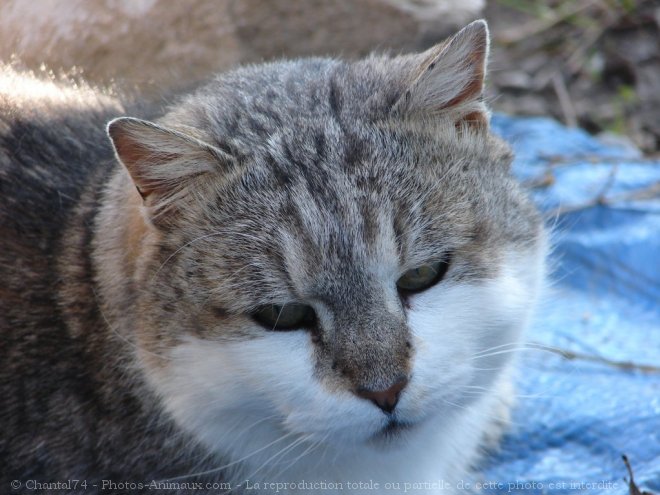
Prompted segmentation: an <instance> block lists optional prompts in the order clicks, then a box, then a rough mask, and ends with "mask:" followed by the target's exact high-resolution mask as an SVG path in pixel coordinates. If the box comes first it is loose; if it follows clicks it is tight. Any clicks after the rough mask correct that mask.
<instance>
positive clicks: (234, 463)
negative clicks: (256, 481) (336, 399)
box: [163, 432, 296, 493]
mask: <svg viewBox="0 0 660 495" xmlns="http://www.w3.org/2000/svg"><path fill="white" fill-rule="evenodd" d="M295 434H296V433H294V432H289V433H286V434H285V435H283V436H281V437H279V438H277V439H275V440H273V441H272V442H270V443H267V444H266V445H264V446H263V447H260V448H258V449H257V450H255V451H253V452H251V453H250V454H248V455H246V456H244V457H242V458H240V459H237V460H235V461H232V462H229V463H227V464H224V465H222V466H218V467H215V468H213V469H207V470H206V471H199V472H195V473H190V474H184V475H181V476H176V477H174V478H168V479H166V480H163V481H174V480H181V479H186V478H192V477H193V476H204V475H206V474H212V473H217V472H218V471H221V470H223V469H227V468H228V467H231V466H234V465H236V464H239V463H241V462H243V461H245V460H247V459H249V458H250V457H252V456H254V455H256V454H258V453H259V452H262V451H263V450H265V449H267V448H268V447H270V446H271V445H274V444H276V443H278V442H281V441H282V440H284V439H285V438H288V437H290V436H291V435H295ZM227 493H228V492H227Z"/></svg>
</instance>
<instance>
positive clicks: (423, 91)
mask: <svg viewBox="0 0 660 495" xmlns="http://www.w3.org/2000/svg"><path fill="white" fill-rule="evenodd" d="M489 44H490V41H489V34H488V24H487V23H486V21H484V20H478V21H474V22H472V23H471V24H469V25H467V26H466V27H464V28H463V29H462V30H461V31H459V32H458V33H457V34H455V35H454V36H452V37H451V38H449V39H448V40H446V41H445V42H443V43H440V44H438V45H436V46H434V47H432V48H430V49H429V50H427V51H426V52H424V53H421V54H420V55H417V56H416V58H417V64H416V68H415V69H414V70H413V71H412V73H411V74H410V76H409V77H408V79H407V80H408V83H407V88H406V90H405V91H404V92H403V93H402V95H401V96H400V97H399V99H398V100H397V102H396V103H395V104H394V106H393V107H392V112H393V113H394V114H396V115H411V114H427V115H428V114H440V113H442V114H446V115H449V116H451V117H452V118H454V119H455V122H456V124H457V125H460V124H461V123H466V124H468V125H469V126H470V127H476V128H481V127H486V128H487V127H488V120H489V113H488V109H487V108H486V106H485V105H484V103H483V101H482V96H483V89H484V80H485V77H486V63H487V60H488V49H489Z"/></svg>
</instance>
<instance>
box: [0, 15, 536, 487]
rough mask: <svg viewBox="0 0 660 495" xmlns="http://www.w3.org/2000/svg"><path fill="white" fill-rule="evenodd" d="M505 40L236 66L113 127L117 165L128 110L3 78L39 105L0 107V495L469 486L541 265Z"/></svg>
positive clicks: (480, 29) (470, 34)
mask: <svg viewBox="0 0 660 495" xmlns="http://www.w3.org/2000/svg"><path fill="white" fill-rule="evenodd" d="M486 50H487V40H486V31H485V25H484V24H483V23H475V24H472V25H471V26H470V27H468V28H466V30H464V31H463V32H462V33H461V34H459V35H457V37H456V38H454V39H453V40H452V41H450V42H448V43H447V44H445V45H444V46H440V47H436V48H435V49H432V50H430V51H429V52H427V53H426V54H423V55H420V56H408V57H401V58H394V59H388V58H378V57H375V58H371V59H367V60H365V61H363V62H359V63H354V64H347V63H342V62H338V61H334V60H325V59H314V60H307V61H298V62H282V63H277V64H270V65H266V66H255V67H249V68H245V69H240V70H238V71H235V72H232V73H229V74H227V75H225V76H222V77H220V78H218V79H217V80H216V81H214V82H213V83H211V84H210V85H209V86H207V87H206V88H204V89H202V90H200V91H199V92H197V93H196V94H195V95H194V96H192V97H189V98H187V99H184V100H183V101H182V102H181V103H180V104H178V105H177V106H176V107H174V108H173V109H172V110H171V111H170V112H169V113H168V114H167V115H166V116H165V117H164V118H162V119H160V120H159V121H158V122H159V123H158V124H157V125H156V124H151V123H148V122H145V121H141V120H137V119H118V120H115V121H113V122H112V123H111V124H110V126H109V128H108V132H109V135H110V137H111V140H112V144H114V147H115V151H116V154H117V157H118V159H119V160H120V161H121V163H123V165H124V167H122V166H121V164H120V163H119V161H117V159H116V158H115V157H114V155H113V148H112V144H111V142H110V141H108V140H107V138H106V137H105V135H104V125H105V123H106V122H107V121H108V120H110V119H111V118H113V117H116V116H120V115H123V114H125V113H128V111H127V110H126V109H125V108H123V106H122V104H120V103H119V102H118V101H116V100H115V99H113V98H110V97H108V96H99V95H96V94H94V93H93V92H92V91H91V90H78V91H77V92H76V91H73V90H69V89H63V88H58V87H56V85H55V84H53V83H50V82H46V83H39V82H37V81H34V80H30V81H31V82H30V81H28V79H25V81H23V82H22V83H20V84H16V83H13V86H12V84H10V86H12V87H13V88H15V87H17V86H21V87H22V88H24V87H27V86H29V84H34V85H35V88H37V90H38V91H36V92H33V93H32V95H30V94H29V93H26V92H25V90H24V89H21V90H20V91H17V92H16V90H15V89H13V90H12V91H14V92H15V93H12V91H8V92H7V95H8V96H7V95H3V96H2V98H3V99H2V100H0V105H1V106H2V114H1V116H0V178H1V179H2V182H1V183H0V185H1V187H2V206H1V207H0V222H1V223H0V238H1V239H2V241H1V242H2V250H1V252H0V270H1V271H2V284H3V285H2V288H1V289H0V290H1V291H2V292H1V298H0V309H1V311H0V330H1V331H2V340H3V345H2V347H1V348H0V363H1V365H2V367H1V369H0V418H1V419H2V422H3V424H4V425H6V426H5V429H4V432H3V434H2V437H1V438H0V453H1V455H2V456H3V458H2V459H0V462H2V465H3V468H2V477H1V482H2V483H5V484H6V483H8V482H9V481H10V480H21V481H22V482H25V481H27V480H40V481H58V480H65V479H71V478H73V479H82V480H87V481H88V483H90V484H91V483H94V484H97V485H99V487H100V486H101V484H102V483H103V480H106V481H108V482H117V483H118V482H134V483H142V484H144V483H145V482H149V481H151V480H156V481H162V480H167V479H169V480H173V482H175V483H182V484H183V483H186V482H190V483H191V482H197V481H203V482H207V481H209V482H217V483H221V482H222V483H230V484H231V487H232V488H234V489H235V490H236V492H239V491H240V490H241V489H243V488H245V489H248V490H252V491H251V492H252V493H255V491H256V489H260V490H262V491H264V492H266V493H269V492H274V491H276V489H279V491H280V492H283V491H286V489H290V488H291V486H288V487H285V489H283V487H282V486H278V487H276V486H274V485H266V484H265V483H271V482H287V483H288V482H291V483H300V482H302V481H303V480H304V481H305V482H308V483H312V485H300V486H296V487H294V489H293V490H290V491H293V492H305V491H308V492H314V491H315V490H317V491H318V489H321V488H322V486H323V485H322V483H341V485H340V486H341V488H343V489H344V491H345V492H347V493H364V492H365V491H367V490H366V489H365V488H364V486H362V487H360V486H359V483H360V482H363V483H369V482H370V481H371V482H373V483H379V484H380V485H379V486H380V490H383V489H386V487H385V483H400V485H399V486H398V488H399V489H400V490H401V491H403V490H404V489H406V488H408V489H412V487H411V486H410V485H404V483H421V485H416V487H417V488H418V489H420V491H421V492H424V491H426V492H440V491H442V492H443V493H447V492H448V491H449V492H451V490H450V489H448V487H454V488H455V487H456V485H457V483H458V482H459V481H460V480H462V479H465V476H466V475H467V472H468V470H469V468H470V467H471V465H472V464H473V463H474V461H475V460H476V458H477V456H478V453H479V449H480V446H481V445H483V442H484V439H485V438H486V437H495V436H497V433H498V428H499V426H498V423H501V422H503V421H505V419H506V405H507V404H508V402H509V401H510V392H508V388H509V383H508V373H509V368H510V364H509V361H510V360H509V356H510V353H509V352H508V350H509V349H511V348H515V347H516V345H517V343H518V341H519V338H520V334H521V332H522V329H523V327H524V326H525V324H526V322H527V320H528V318H529V316H530V312H531V309H532V307H533V303H534V300H535V298H536V294H537V291H538V286H539V284H540V283H541V280H542V275H543V256H544V249H545V247H544V240H543V231H542V227H541V225H540V221H539V219H538V215H537V214H536V212H535V211H534V209H533V207H532V206H531V205H530V204H529V203H528V201H527V200H526V199H525V198H524V196H523V195H522V194H521V193H520V192H519V191H518V188H517V186H516V184H515V182H514V181H513V180H512V179H511V178H510V177H509V172H508V166H509V163H510V153H509V151H508V149H507V148H506V146H505V145H503V144H502V143H501V142H500V141H498V140H497V139H495V138H493V137H492V136H490V134H489V133H488V128H487V114H486V111H485V109H484V107H483V104H482V103H481V101H480V95H481V85H482V83H483V75H484V74H483V64H484V60H485V54H486ZM6 72H10V71H9V70H6ZM9 78H14V81H22V79H20V76H16V75H12V74H9ZM49 91H52V92H53V94H52V95H49V93H48V92H49ZM136 188H137V191H136ZM418 267H421V268H419V269H417V268H418ZM427 267H431V268H432V270H431V272H429V271H428V270H429V269H427ZM422 268H423V269H422ZM425 273H431V274H433V277H435V279H433V280H431V279H428V280H426V279H424V274H425ZM411 274H412V275H411ZM420 281H421V282H420ZM397 284H399V285H398V289H397ZM410 284H413V287H414V288H413V289H410V288H409V287H410V286H411V285H410ZM414 284H417V285H418V286H419V287H418V288H417V286H415V285H414ZM419 284H421V285H419ZM293 303H296V304H293ZM271 305H278V306H277V311H276V312H277V314H276V315H275V316H276V317H274V318H273V317H272V314H271V313H272V311H274V308H275V306H271ZM292 308H293V309H292ZM301 308H302V309H301ZM269 312H270V313H269ZM303 314H306V315H307V317H309V318H307V319H305V320H303V319H302V316H300V315H303ZM298 316H300V318H299V319H298V320H296V318H298ZM269 318H271V320H269ZM280 318H282V319H281V320H280ZM287 318H288V319H289V320H291V321H293V324H292V325H291V327H292V328H283V330H286V331H277V330H271V329H268V328H267V326H268V325H270V324H272V325H273V326H274V327H275V326H278V325H279V326H284V323H283V322H286V321H287ZM264 321H266V322H270V323H269V324H268V325H267V324H266V323H264ZM259 322H260V323H259ZM246 480H249V481H246ZM440 481H443V482H444V483H446V485H442V486H438V482H440ZM314 482H318V484H317V485H313V483H314ZM350 483H357V484H358V485H351V484H350ZM432 483H435V484H436V485H435V486H433V485H432ZM222 486H223V487H225V488H226V487H227V485H222ZM211 487H212V485H211V486H209V487H207V488H209V489H210V488H211ZM372 487H373V485H372ZM215 488H218V486H216V487H215ZM389 488H390V489H388V491H393V489H395V488H397V486H396V485H392V486H390V487H389ZM117 490H119V488H117ZM216 491H217V490H216ZM182 492H186V490H182ZM169 493H172V491H169ZM195 493H201V491H199V490H196V491H195ZM371 493H373V491H372V492H371Z"/></svg>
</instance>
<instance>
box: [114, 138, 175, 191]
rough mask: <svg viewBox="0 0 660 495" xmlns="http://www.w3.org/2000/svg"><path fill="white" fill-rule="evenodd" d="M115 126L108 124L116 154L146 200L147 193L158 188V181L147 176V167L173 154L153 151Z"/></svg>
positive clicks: (156, 164)
mask: <svg viewBox="0 0 660 495" xmlns="http://www.w3.org/2000/svg"><path fill="white" fill-rule="evenodd" d="M117 127H118V126H110V128H109V129H108V133H109V134H110V137H111V138H112V142H113V144H114V146H115V149H116V151H117V155H118V156H119V158H120V160H121V162H122V163H123V164H124V166H125V167H126V169H127V170H128V172H129V174H130V176H131V178H132V179H133V183H134V184H135V187H136V189H137V190H138V192H139V193H140V196H142V199H144V200H146V199H147V197H148V196H149V195H151V194H152V193H154V192H156V191H157V190H158V183H157V182H156V181H154V180H153V179H150V178H149V175H150V174H149V173H148V170H147V168H148V167H153V166H158V165H159V164H162V163H164V162H167V161H170V160H173V159H174V158H175V156H174V155H171V154H167V153H158V152H154V150H153V149H151V148H149V147H147V146H145V145H144V144H142V143H140V142H139V141H137V140H136V139H134V138H133V137H132V136H131V135H130V132H126V130H125V129H121V128H117Z"/></svg>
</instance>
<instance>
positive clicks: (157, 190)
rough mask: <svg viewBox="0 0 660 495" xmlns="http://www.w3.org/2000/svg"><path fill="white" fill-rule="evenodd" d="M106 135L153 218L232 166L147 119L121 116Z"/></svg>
mask: <svg viewBox="0 0 660 495" xmlns="http://www.w3.org/2000/svg"><path fill="white" fill-rule="evenodd" d="M107 132H108V136H109V137H110V140H111V141H112V145H113V146H114V149H115V154H116V156H117V159H118V160H119V161H120V162H121V163H122V164H123V165H124V167H125V168H126V170H127V171H128V173H129V175H130V176H131V179H132V180H133V183H134V184H135V187H136V188H137V190H138V192H139V193H140V195H141V196H142V199H143V201H144V204H145V206H147V207H150V211H151V212H152V216H157V215H161V214H163V213H164V212H166V211H170V210H172V209H173V208H174V207H176V205H177V203H178V202H180V201H181V200H182V199H184V198H185V197H186V196H187V194H188V193H189V192H190V189H191V187H193V186H194V184H195V183H200V182H203V179H204V178H205V177H206V178H208V177H209V175H211V174H213V173H214V172H217V171H218V170H222V169H227V168H228V167H231V166H232V165H233V164H234V159H233V157H232V156H231V155H229V154H228V153H226V152H224V151H222V150H220V149H219V148H217V147H215V146H212V145H210V144H208V143H206V142H204V141H202V140H200V139H198V138H196V137H194V136H192V135H191V134H187V133H184V132H181V131H179V130H173V129H169V128H166V127H163V126H160V125H158V124H154V123H153V122H149V121H146V120H140V119H135V118H132V117H120V118H117V119H114V120H112V121H111V122H110V123H109V124H108V127H107Z"/></svg>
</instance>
